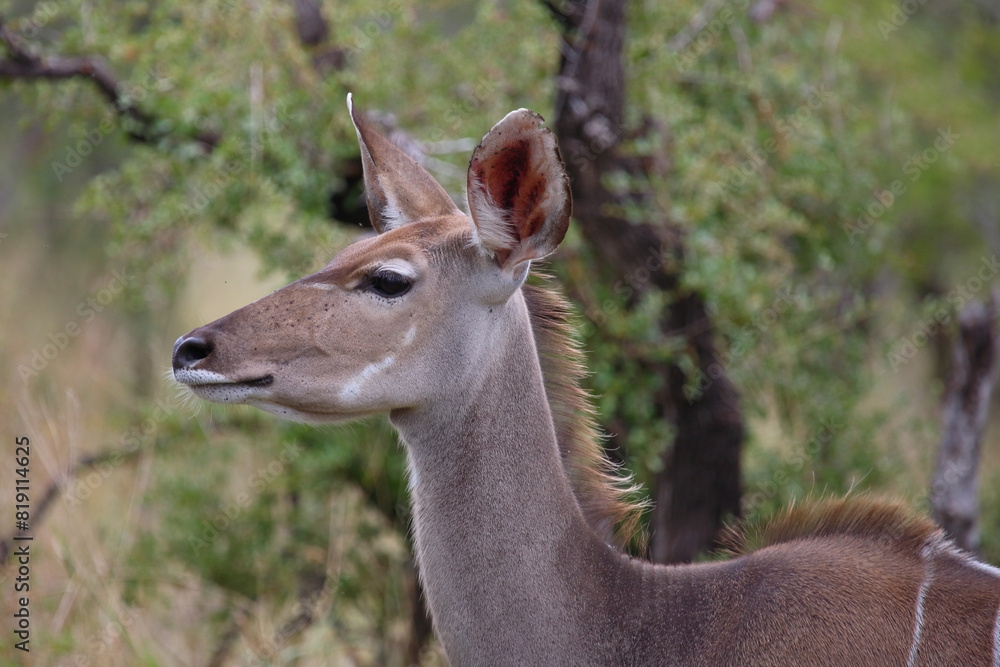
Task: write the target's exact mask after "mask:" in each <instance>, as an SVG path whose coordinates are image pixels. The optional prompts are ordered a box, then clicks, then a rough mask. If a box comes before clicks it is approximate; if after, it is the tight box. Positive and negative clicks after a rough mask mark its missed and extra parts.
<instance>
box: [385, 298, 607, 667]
mask: <svg viewBox="0 0 1000 667" xmlns="http://www.w3.org/2000/svg"><path fill="white" fill-rule="evenodd" d="M504 308H505V312H501V313H498V315H500V317H501V321H498V322H497V323H496V325H497V326H496V327H494V328H492V331H493V332H494V333H495V334H496V335H495V337H494V338H495V339H494V340H492V341H490V344H491V346H492V349H490V350H488V352H487V353H484V354H482V355H479V358H480V359H482V362H483V365H482V367H481V368H477V369H475V370H476V371H477V372H476V373H474V374H471V375H469V374H466V375H467V376H468V377H473V378H474V379H473V380H471V381H469V382H468V383H467V386H462V387H460V388H458V389H459V391H453V392H451V395H452V396H455V397H461V399H460V400H458V401H456V404H454V405H448V406H431V407H430V408H429V409H427V410H423V411H418V410H415V411H411V412H407V413H400V414H394V415H393V416H392V420H393V423H394V424H395V425H396V426H397V428H398V429H399V430H400V433H401V434H402V436H403V439H404V440H405V441H406V443H407V449H408V456H409V462H410V467H411V475H413V476H414V479H413V481H412V489H413V504H414V536H415V542H416V548H417V556H418V560H419V563H420V568H421V574H422V576H423V578H424V582H425V585H426V589H427V593H428V599H429V602H430V606H431V610H432V612H433V616H434V619H435V623H436V626H437V630H438V633H439V635H440V636H441V638H442V641H443V643H444V645H445V648H446V650H447V651H448V655H449V659H450V660H451V661H452V662H453V663H454V664H463V663H464V662H466V661H467V660H471V659H473V657H474V656H479V657H480V658H482V656H485V655H502V654H505V655H508V656H510V657H511V659H512V660H514V661H515V662H516V658H518V657H520V658H528V657H530V660H529V662H530V663H535V662H537V660H538V658H539V656H540V655H548V654H551V655H553V656H556V655H559V652H560V651H565V650H566V649H567V648H568V645H569V644H571V643H572V642H574V641H579V638H574V637H573V633H572V632H569V631H567V632H566V633H553V632H552V628H553V627H565V628H567V629H569V628H584V627H587V626H588V625H589V623H581V620H582V619H581V618H580V614H581V613H583V612H582V610H581V606H580V599H579V598H580V595H581V591H595V595H596V591H597V589H599V588H600V587H601V586H602V585H605V584H611V583H613V582H602V581H601V579H602V578H603V577H604V575H606V572H598V570H599V569H600V568H599V567H598V564H607V563H608V562H617V561H620V560H621V557H620V556H618V555H617V554H615V553H614V552H613V551H612V550H611V549H610V548H609V547H607V546H606V545H604V544H602V543H601V542H600V540H599V539H598V538H597V536H596V535H595V534H594V533H593V532H592V531H591V530H590V528H589V527H588V526H587V525H586V523H585V521H584V518H583V515H582V514H581V512H580V509H579V506H578V504H577V502H576V499H575V497H574V495H573V492H572V490H571V487H570V484H569V481H568V479H567V477H566V474H565V472H564V470H563V467H562V462H561V460H560V456H559V450H558V444H557V442H556V435H555V429H554V426H553V422H552V416H551V413H550V411H549V406H548V402H547V400H546V395H545V389H544V383H543V378H542V374H541V369H540V366H539V363H538V355H537V351H536V350H535V344H534V338H533V336H532V331H531V322H530V317H529V314H528V311H527V308H526V306H525V303H524V300H523V298H522V297H521V295H520V293H517V294H515V296H514V297H513V298H512V299H511V301H510V302H508V303H507V304H506V306H505V307H504ZM459 375H461V373H460V374H459ZM584 606H586V604H584ZM496 651H500V653H496ZM509 651H514V652H515V653H514V654H511V653H509ZM519 651H525V653H524V654H523V655H519V654H518V652H519ZM562 655H567V654H566V653H565V652H564V653H562Z"/></svg>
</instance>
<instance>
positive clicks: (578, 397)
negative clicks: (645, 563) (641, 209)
mask: <svg viewBox="0 0 1000 667" xmlns="http://www.w3.org/2000/svg"><path fill="white" fill-rule="evenodd" d="M522 291H523V293H524V299H525V302H526V303H527V305H528V312H529V313H530V314H531V324H532V331H533V332H534V336H535V347H536V348H538V357H539V361H540V362H541V366H542V376H543V378H544V381H545V393H546V395H547V397H548V400H549V409H550V410H551V411H552V419H553V421H554V422H555V427H556V438H557V440H558V441H559V453H560V455H561V456H562V460H563V464H564V465H565V466H566V475H567V476H568V477H569V479H570V483H571V484H572V486H573V493H574V495H575V496H576V499H577V502H579V503H580V509H581V510H582V511H583V516H584V518H585V519H586V520H587V523H588V524H589V525H590V527H591V528H593V529H594V531H595V532H596V533H597V534H598V536H600V538H601V539H602V540H604V541H605V542H609V543H611V544H614V545H616V546H618V547H626V546H629V545H630V544H635V543H636V542H637V541H638V537H639V535H638V533H639V530H638V529H639V519H640V518H641V516H642V513H643V511H645V510H646V508H647V504H646V503H644V502H637V501H636V500H635V499H634V498H635V496H636V493H637V491H638V490H639V489H638V487H637V486H636V485H635V484H634V483H633V482H632V477H631V476H630V475H628V474H622V473H621V472H620V471H619V469H618V468H617V467H616V466H615V464H613V463H612V462H611V461H610V460H609V459H608V457H607V455H606V454H605V452H604V448H603V446H602V445H601V437H600V433H599V431H598V429H597V423H596V421H595V412H594V408H593V405H592V403H591V397H590V395H589V394H588V393H587V391H586V390H584V389H583V388H582V387H581V386H580V380H581V379H582V378H583V376H584V375H585V374H586V373H587V367H586V363H585V359H584V354H583V351H582V350H581V349H580V345H579V343H578V342H577V340H576V339H575V337H574V334H575V332H574V329H573V325H572V322H571V321H570V317H571V312H570V306H569V303H568V302H567V301H566V299H565V298H564V297H563V296H562V295H560V294H559V293H558V292H555V291H552V290H549V289H545V288H542V287H538V286H535V285H525V286H524V287H523V288H522Z"/></svg>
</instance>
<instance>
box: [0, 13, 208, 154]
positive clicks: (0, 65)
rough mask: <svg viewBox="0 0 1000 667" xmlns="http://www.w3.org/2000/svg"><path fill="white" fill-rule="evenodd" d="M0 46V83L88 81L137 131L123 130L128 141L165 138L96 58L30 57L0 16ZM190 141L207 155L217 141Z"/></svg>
mask: <svg viewBox="0 0 1000 667" xmlns="http://www.w3.org/2000/svg"><path fill="white" fill-rule="evenodd" d="M0 43H3V46H4V50H5V51H6V52H7V54H8V57H7V58H5V59H0V79H51V80H61V79H76V78H81V79H89V80H90V81H92V82H93V83H94V86H95V87H96V88H97V91H98V92H99V93H100V94H101V96H102V97H104V98H105V99H106V100H107V101H108V102H109V103H110V104H111V106H112V107H114V109H115V112H116V113H117V114H118V115H119V116H121V117H122V118H128V119H130V120H132V121H134V123H135V125H136V126H137V127H134V128H128V127H126V128H125V132H126V134H127V135H128V137H129V138H130V139H132V140H134V141H137V142H139V143H146V144H149V143H156V142H159V141H161V140H163V139H165V138H167V137H168V136H169V132H163V131H159V132H157V131H154V130H153V126H154V124H155V121H156V119H155V118H154V117H153V116H151V115H149V114H147V113H146V112H144V111H142V110H141V109H140V108H139V107H137V106H136V105H135V104H134V103H133V102H131V101H129V100H128V98H127V94H126V91H125V87H124V86H123V85H122V83H121V81H120V79H119V78H118V76H117V75H116V74H115V73H114V71H113V70H112V69H111V67H110V66H108V64H107V63H106V62H105V61H104V60H103V59H102V58H100V57H97V56H76V57H72V58H62V57H42V56H39V55H36V54H34V53H32V52H31V51H30V50H29V49H28V47H27V45H26V44H25V43H24V40H22V39H21V37H20V36H18V35H17V34H16V33H14V32H13V31H12V30H11V29H10V28H9V27H8V26H7V23H6V21H5V20H4V18H3V17H2V16H0ZM190 139H192V140H194V141H196V142H198V143H199V144H201V145H202V147H203V148H204V149H205V151H206V152H211V151H212V150H214V149H215V147H216V146H217V145H218V143H219V140H220V137H219V136H218V135H217V134H215V133H214V132H204V131H198V132H196V133H194V134H193V135H191V136H190Z"/></svg>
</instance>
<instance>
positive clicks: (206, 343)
mask: <svg viewBox="0 0 1000 667" xmlns="http://www.w3.org/2000/svg"><path fill="white" fill-rule="evenodd" d="M214 350H215V343H214V342H212V340H211V339H206V338H203V337H201V336H192V335H191V334H187V335H184V336H181V337H180V338H178V339H177V342H175V343H174V354H173V369H174V379H175V380H177V381H178V382H180V383H181V384H183V385H187V386H188V387H191V388H192V389H198V388H207V387H225V386H233V387H247V388H251V389H258V388H263V387H268V386H270V385H272V384H274V375H272V374H270V373H268V374H267V375H263V376H260V377H255V378H248V379H243V380H233V379H230V378H227V377H226V376H224V375H222V374H221V373H216V372H215V371H211V370H208V369H204V368H197V366H198V365H199V364H200V363H202V362H204V361H206V360H207V359H209V357H211V355H212V352H213V351H214Z"/></svg>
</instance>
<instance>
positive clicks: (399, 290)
mask: <svg viewBox="0 0 1000 667" xmlns="http://www.w3.org/2000/svg"><path fill="white" fill-rule="evenodd" d="M370 284H371V287H372V289H373V290H374V291H375V293H376V294H379V295H381V296H387V297H396V296H402V295H403V294H405V293H406V292H407V290H409V289H410V284H411V283H410V279H409V278H407V277H406V276H403V275H400V274H398V273H396V272H395V271H387V270H384V269H383V270H381V271H377V272H376V273H374V274H373V275H372V277H371V283H370Z"/></svg>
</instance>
